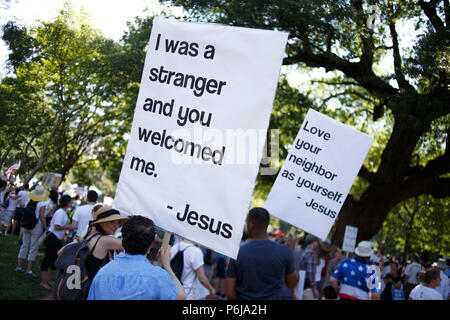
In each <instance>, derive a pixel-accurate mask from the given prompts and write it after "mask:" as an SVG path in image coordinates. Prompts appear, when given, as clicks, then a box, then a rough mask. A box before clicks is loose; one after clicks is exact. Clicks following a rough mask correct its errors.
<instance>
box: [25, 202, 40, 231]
mask: <svg viewBox="0 0 450 320" xmlns="http://www.w3.org/2000/svg"><path fill="white" fill-rule="evenodd" d="M36 207H37V201H33V200H30V201H29V202H28V204H27V206H26V207H25V208H24V210H23V215H22V221H21V224H22V227H23V228H25V229H29V230H32V229H33V228H34V227H35V226H36V224H37V223H38V222H39V220H38V219H37V218H36Z"/></svg>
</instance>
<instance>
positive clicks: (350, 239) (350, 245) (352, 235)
mask: <svg viewBox="0 0 450 320" xmlns="http://www.w3.org/2000/svg"><path fill="white" fill-rule="evenodd" d="M357 235H358V228H356V227H352V226H348V225H347V226H345V234H344V241H343V243H342V251H346V252H354V251H355V246H356V237H357Z"/></svg>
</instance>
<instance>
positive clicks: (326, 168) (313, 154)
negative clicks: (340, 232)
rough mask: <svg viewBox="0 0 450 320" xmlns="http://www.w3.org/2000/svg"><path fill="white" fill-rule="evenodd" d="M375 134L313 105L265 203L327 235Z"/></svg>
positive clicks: (315, 232)
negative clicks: (348, 123)
mask: <svg viewBox="0 0 450 320" xmlns="http://www.w3.org/2000/svg"><path fill="white" fill-rule="evenodd" d="M372 141H373V138H372V137H370V136H368V135H366V134H364V133H362V132H360V131H357V130H355V129H353V128H351V127H349V126H346V125H344V124H342V123H340V122H339V121H336V120H334V119H332V118H330V117H327V116H326V115H323V114H321V113H319V112H317V111H315V110H313V109H309V110H308V113H307V114H306V117H305V120H304V122H303V124H302V126H301V127H300V130H299V132H298V134H297V137H296V138H295V140H294V143H293V144H292V146H291V148H290V150H289V154H288V156H287V157H286V160H285V161H284V163H283V166H282V168H281V170H280V173H279V174H278V176H277V179H276V180H275V183H274V185H273V187H272V189H271V190H270V193H269V196H268V197H267V200H266V203H265V204H264V207H265V208H266V209H267V210H268V211H269V213H270V214H271V215H272V216H275V217H277V218H279V219H281V220H283V221H286V222H288V223H290V224H292V225H294V226H296V227H298V228H300V229H302V230H304V231H306V232H308V233H311V234H313V235H315V236H317V237H319V238H321V239H322V240H325V239H326V237H327V235H328V233H329V232H330V229H331V227H332V226H333V223H334V221H335V219H336V218H337V216H338V214H339V211H340V210H341V207H342V205H343V204H344V201H345V198H346V197H347V194H348V192H349V191H350V188H351V186H352V184H353V182H354V181H355V178H356V175H357V174H358V172H359V169H360V168H361V165H362V164H363V163H364V159H365V158H366V156H367V153H368V152H369V149H370V146H371V145H372Z"/></svg>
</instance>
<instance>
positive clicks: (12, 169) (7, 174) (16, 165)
mask: <svg viewBox="0 0 450 320" xmlns="http://www.w3.org/2000/svg"><path fill="white" fill-rule="evenodd" d="M19 168H20V161H17V162H16V163H14V164H13V165H12V166H11V167H9V168H8V170H6V172H5V174H6V179H7V180H9V175H10V174H11V173H12V172H13V171H15V170H18V169H19Z"/></svg>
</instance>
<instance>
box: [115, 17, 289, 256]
mask: <svg viewBox="0 0 450 320" xmlns="http://www.w3.org/2000/svg"><path fill="white" fill-rule="evenodd" d="M287 37H288V35H287V33H284V32H276V31H270V30H257V29H250V28H241V27H230V26H224V25H218V24H208V23H187V22H179V21H175V20H169V19H164V18H161V17H156V18H155V19H154V20H153V26H152V32H151V35H150V41H149V43H148V47H147V55H146V59H145V64H144V70H143V73H142V80H141V85H140V89H139V94H138V99H137V103H136V109H135V113H134V118H133V124H132V128H131V133H130V138H129V142H128V146H127V151H126V155H125V158H124V162H123V166H122V171H121V174H120V178H119V182H118V186H117V191H116V196H115V198H114V202H113V207H114V208H116V209H118V210H120V211H123V212H124V213H126V214H139V215H143V216H147V217H149V218H151V219H152V220H153V221H154V222H155V224H156V225H157V226H159V227H160V228H162V229H164V230H166V231H168V232H171V233H174V234H177V235H180V236H182V237H185V238H187V239H189V240H192V241H194V242H197V243H199V244H202V245H204V246H206V247H208V248H211V249H212V250H214V251H217V252H220V253H222V254H224V255H227V256H229V257H232V258H236V256H237V252H238V249H239V243H240V240H241V237H242V233H243V227H244V223H245V218H246V215H247V213H248V209H249V205H250V201H251V195H252V192H253V188H254V183H255V180H256V175H257V173H258V169H259V162H260V161H261V156H262V149H263V146H264V144H265V140H260V141H258V142H257V143H256V145H255V146H254V147H255V148H256V150H257V152H256V153H257V161H256V162H255V163H237V164H236V163H234V162H232V161H230V159H232V158H233V157H234V156H235V154H234V152H233V151H234V150H233V148H232V145H231V144H232V141H229V140H225V139H224V132H225V131H226V130H230V129H236V130H241V131H242V132H246V130H264V132H267V128H268V125H269V119H270V114H271V110H272V105H273V100H274V97H275V92H276V88H277V83H278V77H279V73H280V69H281V63H282V59H283V55H284V48H285V45H286V42H287Z"/></svg>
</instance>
